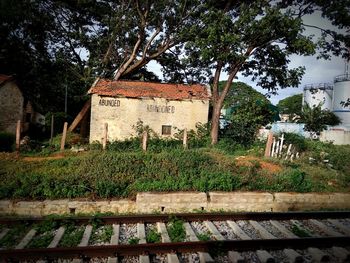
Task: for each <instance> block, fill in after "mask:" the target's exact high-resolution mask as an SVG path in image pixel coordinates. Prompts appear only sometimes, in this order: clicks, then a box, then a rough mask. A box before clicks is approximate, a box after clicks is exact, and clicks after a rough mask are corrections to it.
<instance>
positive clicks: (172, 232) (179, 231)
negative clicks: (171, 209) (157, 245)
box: [167, 217, 186, 242]
mask: <svg viewBox="0 0 350 263" xmlns="http://www.w3.org/2000/svg"><path fill="white" fill-rule="evenodd" d="M167 230H168V234H169V237H170V239H171V241H172V242H183V241H184V240H185V238H186V231H185V227H184V221H182V220H180V219H178V218H176V217H171V218H170V220H169V223H168V225H167Z"/></svg>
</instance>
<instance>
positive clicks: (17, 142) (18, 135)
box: [16, 120, 21, 153]
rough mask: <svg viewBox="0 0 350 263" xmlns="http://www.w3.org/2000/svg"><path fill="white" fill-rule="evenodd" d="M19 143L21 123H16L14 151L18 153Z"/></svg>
mask: <svg viewBox="0 0 350 263" xmlns="http://www.w3.org/2000/svg"><path fill="white" fill-rule="evenodd" d="M20 141H21V121H20V120H18V121H17V126H16V151H17V153H19V148H20Z"/></svg>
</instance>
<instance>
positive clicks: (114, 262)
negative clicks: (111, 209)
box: [107, 224, 120, 263]
mask: <svg viewBox="0 0 350 263" xmlns="http://www.w3.org/2000/svg"><path fill="white" fill-rule="evenodd" d="M119 228H120V226H119V224H113V235H112V236H111V241H110V244H111V245H118V243H119ZM107 263H118V257H108V260H107Z"/></svg>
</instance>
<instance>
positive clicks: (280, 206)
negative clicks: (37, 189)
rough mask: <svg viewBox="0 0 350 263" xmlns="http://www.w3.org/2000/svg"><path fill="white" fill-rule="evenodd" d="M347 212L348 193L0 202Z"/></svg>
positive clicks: (17, 210) (45, 210) (47, 209)
mask: <svg viewBox="0 0 350 263" xmlns="http://www.w3.org/2000/svg"><path fill="white" fill-rule="evenodd" d="M321 208H322V209H350V193H330V194H320V193H306V194H301V193H274V194H272V193H258V192H228V193H225V192H210V193H208V194H206V193H190V192H177V193H139V194H137V197H136V200H135V201H133V200H126V199H125V200H110V201H76V200H75V201H74V200H73V201H71V200H68V199H64V200H46V201H42V202H39V201H38V202H30V201H20V202H15V201H9V200H2V201H0V214H3V215H4V214H17V215H31V216H42V215H48V214H69V213H97V212H102V213H103V212H112V213H154V212H164V213H170V212H194V211H204V210H205V211H219V210H220V211H221V210H223V211H235V212H248V211H256V212H263V211H298V210H317V209H321Z"/></svg>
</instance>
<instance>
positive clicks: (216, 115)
mask: <svg viewBox="0 0 350 263" xmlns="http://www.w3.org/2000/svg"><path fill="white" fill-rule="evenodd" d="M220 104H221V105H220ZM213 106H214V107H213V116H212V120H211V122H212V123H211V131H210V137H211V145H215V144H217V143H218V137H219V128H220V124H219V121H220V110H221V108H222V103H219V101H217V102H216V103H214V105H213Z"/></svg>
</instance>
